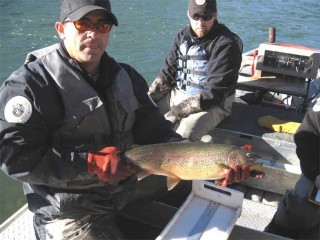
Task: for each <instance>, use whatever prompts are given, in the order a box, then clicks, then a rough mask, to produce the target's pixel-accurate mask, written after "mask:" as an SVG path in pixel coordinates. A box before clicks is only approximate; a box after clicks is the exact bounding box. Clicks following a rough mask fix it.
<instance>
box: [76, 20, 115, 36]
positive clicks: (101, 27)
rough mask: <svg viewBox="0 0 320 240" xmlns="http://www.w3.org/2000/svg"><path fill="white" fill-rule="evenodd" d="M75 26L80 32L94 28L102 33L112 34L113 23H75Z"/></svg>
mask: <svg viewBox="0 0 320 240" xmlns="http://www.w3.org/2000/svg"><path fill="white" fill-rule="evenodd" d="M74 26H75V28H76V29H77V30H79V31H89V30H91V29H92V27H95V28H96V29H97V30H98V31H99V32H101V33H107V32H110V30H111V28H112V23H99V24H95V25H94V24H92V23H90V22H87V21H80V20H79V21H74Z"/></svg>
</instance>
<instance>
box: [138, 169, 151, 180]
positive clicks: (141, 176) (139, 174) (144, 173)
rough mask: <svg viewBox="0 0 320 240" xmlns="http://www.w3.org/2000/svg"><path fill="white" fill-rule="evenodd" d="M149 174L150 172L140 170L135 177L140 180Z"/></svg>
mask: <svg viewBox="0 0 320 240" xmlns="http://www.w3.org/2000/svg"><path fill="white" fill-rule="evenodd" d="M149 175H151V173H149V172H147V171H140V172H138V173H137V178H138V180H139V181H140V180H142V179H144V178H145V177H148V176H149Z"/></svg>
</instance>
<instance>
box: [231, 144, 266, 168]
mask: <svg viewBox="0 0 320 240" xmlns="http://www.w3.org/2000/svg"><path fill="white" fill-rule="evenodd" d="M261 158H262V157H261V156H260V155H258V154H256V153H254V152H250V151H247V150H245V149H241V148H239V149H237V148H235V149H234V150H233V151H231V153H230V154H229V156H228V159H227V165H228V166H229V167H234V166H236V165H240V166H242V165H249V168H250V170H259V169H261V168H262V163H258V162H257V160H258V159H261Z"/></svg>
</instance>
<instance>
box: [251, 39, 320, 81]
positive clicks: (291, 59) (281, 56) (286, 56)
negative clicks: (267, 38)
mask: <svg viewBox="0 0 320 240" xmlns="http://www.w3.org/2000/svg"><path fill="white" fill-rule="evenodd" d="M319 67H320V51H319V50H315V49H311V48H306V47H303V46H298V45H291V44H279V43H262V44H260V46H259V52H258V56H257V63H256V70H260V71H262V72H267V73H273V74H281V75H287V76H293V77H299V78H309V79H315V78H316V77H317V73H318V69H319Z"/></svg>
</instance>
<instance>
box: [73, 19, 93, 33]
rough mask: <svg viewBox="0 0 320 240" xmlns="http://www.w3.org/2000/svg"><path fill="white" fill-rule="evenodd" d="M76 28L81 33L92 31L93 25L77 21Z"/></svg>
mask: <svg viewBox="0 0 320 240" xmlns="http://www.w3.org/2000/svg"><path fill="white" fill-rule="evenodd" d="M74 26H75V28H76V29H78V30H79V31H87V30H90V29H91V26H92V24H91V23H88V22H84V21H75V22H74Z"/></svg>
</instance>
